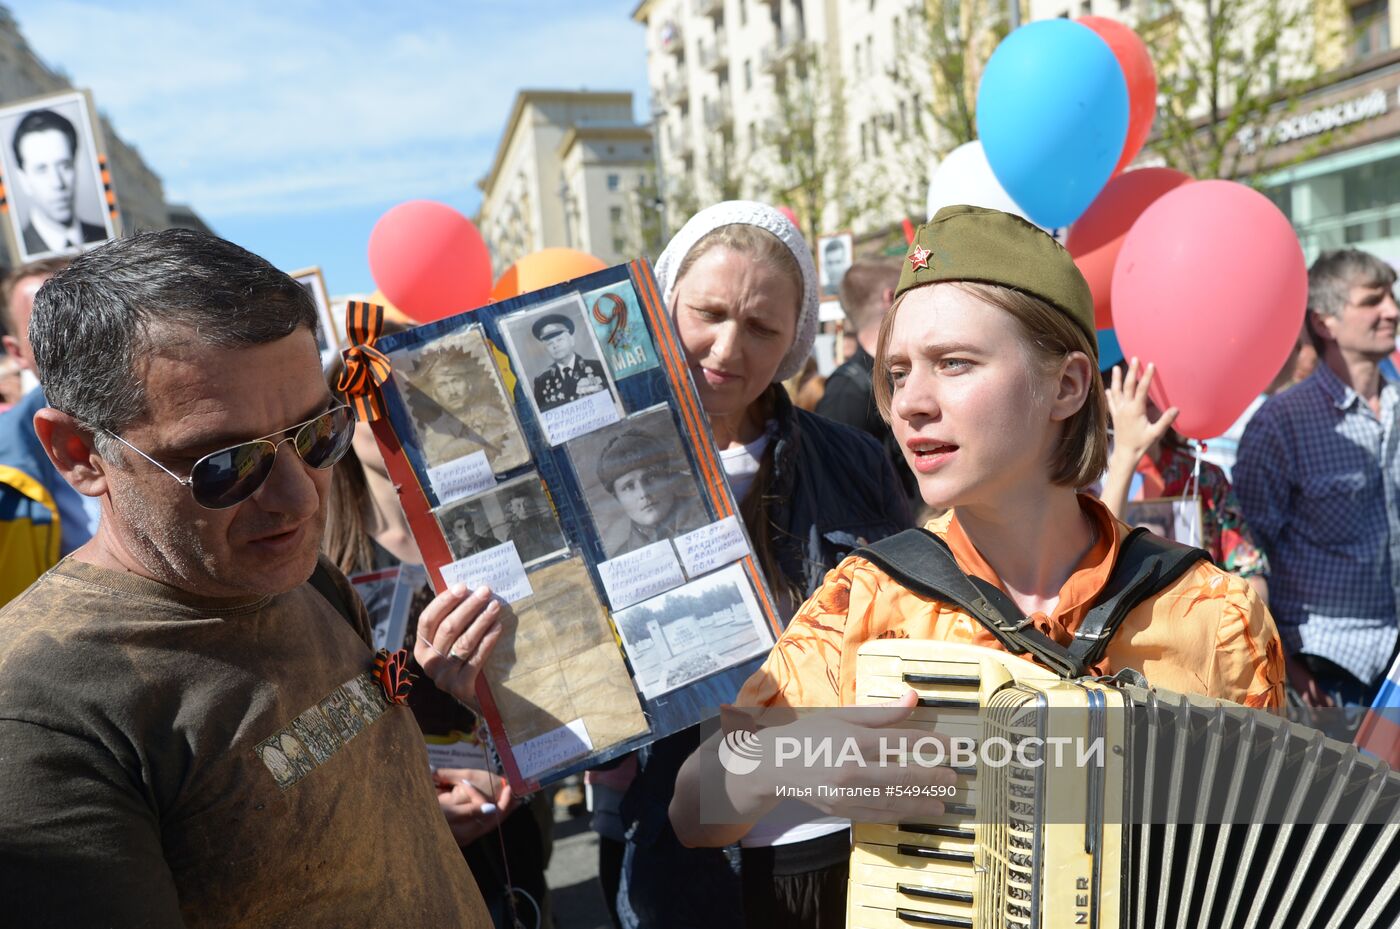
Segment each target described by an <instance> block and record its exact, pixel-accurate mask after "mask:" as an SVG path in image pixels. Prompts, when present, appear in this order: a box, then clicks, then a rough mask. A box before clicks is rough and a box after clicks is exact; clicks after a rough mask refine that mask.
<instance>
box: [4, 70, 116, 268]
mask: <svg viewBox="0 0 1400 929" xmlns="http://www.w3.org/2000/svg"><path fill="white" fill-rule="evenodd" d="M91 112H92V111H91V107H90V105H89V100H88V96H87V94H86V93H84V92H82V91H67V92H64V93H62V94H54V95H51V96H48V97H41V98H36V99H32V100H27V101H23V102H20V103H15V104H12V105H10V106H7V107H0V140H3V141H4V145H3V148H2V149H0V171H3V173H4V180H5V192H6V195H7V197H8V199H9V201H10V204H11V209H10V211H9V214H8V215H9V221H10V234H11V235H12V236H13V237H14V241H15V243H16V245H17V252H18V255H19V259H20V260H21V261H33V260H34V259H37V258H45V257H48V256H50V255H59V254H71V253H73V252H79V251H82V250H84V249H88V248H93V247H95V246H97V245H100V244H101V243H103V242H105V241H107V240H108V239H109V238H112V237H113V236H115V235H116V234H117V231H118V230H117V228H116V223H115V221H114V219H113V217H112V216H111V213H110V211H109V210H108V208H107V192H106V191H105V190H104V189H103V184H102V168H101V165H100V164H99V162H98V148H97V127H96V123H95V122H94V121H93V119H92V116H91Z"/></svg>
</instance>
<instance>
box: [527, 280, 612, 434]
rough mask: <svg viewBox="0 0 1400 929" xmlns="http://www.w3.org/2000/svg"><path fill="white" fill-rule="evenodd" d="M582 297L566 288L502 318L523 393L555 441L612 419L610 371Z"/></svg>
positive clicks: (586, 430) (596, 426) (547, 432)
mask: <svg viewBox="0 0 1400 929" xmlns="http://www.w3.org/2000/svg"><path fill="white" fill-rule="evenodd" d="M586 313H587V308H586V307H585V305H584V302H583V298H582V297H581V296H579V295H578V294H570V295H568V296H566V297H562V298H560V299H558V300H551V301H549V302H548V303H545V304H543V305H541V306H539V307H537V308H533V309H531V310H528V311H525V312H522V313H520V314H518V315H516V316H511V317H509V318H507V319H505V320H503V321H502V324H501V325H502V329H503V330H504V332H505V336H506V339H507V340H508V342H509V343H510V354H511V358H512V359H513V360H514V361H515V363H516V365H517V368H518V374H519V376H520V379H521V381H523V382H524V383H525V384H527V385H529V386H528V389H527V390H526V394H527V395H528V396H529V398H530V402H531V404H532V405H533V406H534V408H535V411H536V412H537V413H538V414H539V417H540V423H541V425H542V426H543V428H544V431H545V433H546V435H547V436H548V437H549V441H550V444H552V445H557V444H559V443H560V442H564V441H567V440H568V439H571V438H573V437H574V436H576V435H581V434H583V433H584V432H589V431H591V430H593V429H596V428H598V427H599V426H600V425H605V424H606V423H609V422H613V421H615V420H616V419H617V418H618V416H619V415H620V414H619V412H618V409H617V398H616V391H615V389H614V387H613V382H612V373H611V372H610V371H609V370H608V368H607V365H606V364H604V363H603V361H602V358H603V352H602V348H601V346H599V344H598V341H597V337H596V336H595V335H594V332H593V327H592V325H590V324H589V322H588V318H587V316H586V315H585V314H586Z"/></svg>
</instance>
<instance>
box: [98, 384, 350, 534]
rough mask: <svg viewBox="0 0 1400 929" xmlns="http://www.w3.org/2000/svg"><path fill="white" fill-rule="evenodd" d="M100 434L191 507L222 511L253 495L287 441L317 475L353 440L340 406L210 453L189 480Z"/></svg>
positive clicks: (347, 415) (345, 410)
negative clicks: (177, 486) (151, 468)
mask: <svg viewBox="0 0 1400 929" xmlns="http://www.w3.org/2000/svg"><path fill="white" fill-rule="evenodd" d="M103 432H106V433H107V434H108V435H110V436H111V437H112V438H114V439H116V440H117V441H118V442H120V443H122V444H123V445H125V446H126V447H127V448H129V449H131V450H132V451H133V452H135V453H136V454H138V455H140V456H141V457H142V458H144V459H146V460H147V461H149V462H150V463H151V464H153V465H155V466H156V467H157V468H160V469H161V470H162V471H164V472H165V473H166V474H169V475H170V476H171V477H173V478H175V480H177V481H179V482H180V483H181V484H184V485H185V486H186V487H188V488H189V489H190V494H191V495H193V497H194V502H195V503H198V504H199V505H200V506H202V507H204V508H205V509H206V510H225V509H228V508H229V507H231V506H235V505H237V504H239V503H242V502H243V501H244V500H247V499H248V498H249V497H251V496H252V495H253V494H255V493H257V491H258V488H259V487H261V486H262V485H263V483H264V482H265V481H266V480H267V477H268V475H269V474H271V473H272V466H273V464H274V463H275V462H276V461H277V449H279V448H281V447H282V443H283V442H291V443H292V447H293V448H295V449H296V451H297V454H298V455H299V456H301V460H302V461H304V462H306V463H307V464H308V465H310V466H311V467H313V468H315V469H317V470H318V471H323V470H325V469H326V468H329V467H331V466H333V465H334V464H335V463H336V462H337V461H339V460H340V459H341V458H343V457H344V456H345V451H346V449H348V448H349V447H350V440H351V439H352V438H353V437H354V435H355V413H354V411H353V410H351V409H350V407H348V406H345V405H343V404H340V405H337V406H334V407H332V408H331V409H329V410H327V411H326V412H324V413H321V414H320V415H318V416H314V417H312V418H311V419H308V420H307V421H306V422H303V423H297V424H296V425H295V426H289V427H287V428H286V429H283V430H281V431H279V432H274V433H271V434H270V435H265V436H263V437H262V438H260V439H253V440H251V441H248V442H243V443H241V444H238V445H231V446H229V447H228V448H223V449H220V450H219V451H217V452H210V453H209V454H207V455H205V456H204V457H203V458H200V459H199V460H198V461H196V462H195V463H194V467H192V468H190V476H189V477H180V475H178V474H176V473H175V472H174V471H171V470H170V469H169V468H167V467H166V466H165V465H163V464H161V463H160V462H159V461H156V460H155V459H154V458H152V457H151V456H150V455H147V454H146V453H145V452H143V451H141V449H139V448H137V447H136V446H135V445H132V444H131V443H130V442H128V441H127V440H126V439H123V438H122V437H121V436H119V435H117V434H116V433H115V432H112V431H110V430H106V429H104V430H103ZM288 433H291V435H288ZM279 437H280V438H279ZM274 439H275V441H274Z"/></svg>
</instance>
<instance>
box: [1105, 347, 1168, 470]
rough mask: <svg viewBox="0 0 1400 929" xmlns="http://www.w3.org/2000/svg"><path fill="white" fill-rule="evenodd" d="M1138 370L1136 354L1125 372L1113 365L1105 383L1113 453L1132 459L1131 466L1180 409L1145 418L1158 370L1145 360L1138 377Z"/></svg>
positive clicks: (1144, 453)
mask: <svg viewBox="0 0 1400 929" xmlns="http://www.w3.org/2000/svg"><path fill="white" fill-rule="evenodd" d="M1138 372H1139V369H1138V360H1137V359H1136V358H1134V359H1133V360H1132V362H1131V363H1130V364H1129V365H1128V373H1127V375H1126V376H1125V375H1124V374H1123V369H1122V368H1120V367H1115V368H1114V369H1113V377H1112V379H1111V383H1110V384H1109V387H1108V415H1109V418H1110V419H1111V420H1112V421H1113V454H1114V455H1116V456H1121V457H1122V458H1123V459H1124V460H1129V459H1131V461H1132V463H1133V467H1134V468H1136V467H1137V464H1138V462H1139V461H1141V460H1142V456H1143V455H1146V454H1147V453H1148V451H1150V450H1151V448H1152V446H1154V445H1156V444H1157V443H1158V442H1160V441H1161V439H1162V436H1164V435H1166V434H1167V430H1168V429H1170V428H1171V427H1172V423H1174V422H1176V417H1177V413H1178V412H1180V411H1179V410H1177V408H1176V407H1172V408H1171V409H1169V410H1167V411H1166V412H1165V413H1163V414H1162V415H1161V416H1159V417H1157V421H1156V422H1152V421H1151V420H1150V419H1148V418H1147V402H1148V400H1147V391H1148V388H1150V387H1151V386H1152V376H1153V375H1154V374H1156V373H1157V368H1156V366H1155V365H1152V364H1148V366H1147V369H1146V370H1145V371H1143V372H1142V376H1141V378H1139V377H1138Z"/></svg>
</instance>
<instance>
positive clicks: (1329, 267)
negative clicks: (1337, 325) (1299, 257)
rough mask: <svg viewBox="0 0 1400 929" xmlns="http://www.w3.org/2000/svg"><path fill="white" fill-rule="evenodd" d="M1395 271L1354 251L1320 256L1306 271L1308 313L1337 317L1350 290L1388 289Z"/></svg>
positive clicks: (1345, 249) (1393, 280) (1340, 251)
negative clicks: (1366, 288) (1359, 288)
mask: <svg viewBox="0 0 1400 929" xmlns="http://www.w3.org/2000/svg"><path fill="white" fill-rule="evenodd" d="M1394 284H1395V269H1394V268H1392V267H1391V266H1390V265H1388V264H1386V263H1385V262H1384V261H1382V260H1381V259H1379V258H1377V257H1376V256H1375V255H1372V254H1371V253H1370V252H1363V251H1360V250H1358V249H1355V248H1344V249H1339V250H1337V251H1335V252H1323V253H1322V254H1321V255H1319V256H1318V259H1317V260H1316V261H1314V262H1313V263H1312V267H1311V268H1309V269H1308V309H1309V310H1311V311H1312V312H1314V313H1318V314H1320V315H1322V316H1336V315H1337V314H1339V313H1341V312H1342V307H1344V306H1346V305H1347V300H1348V299H1349V298H1350V296H1351V289H1352V288H1353V287H1391V286H1393V285H1394Z"/></svg>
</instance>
